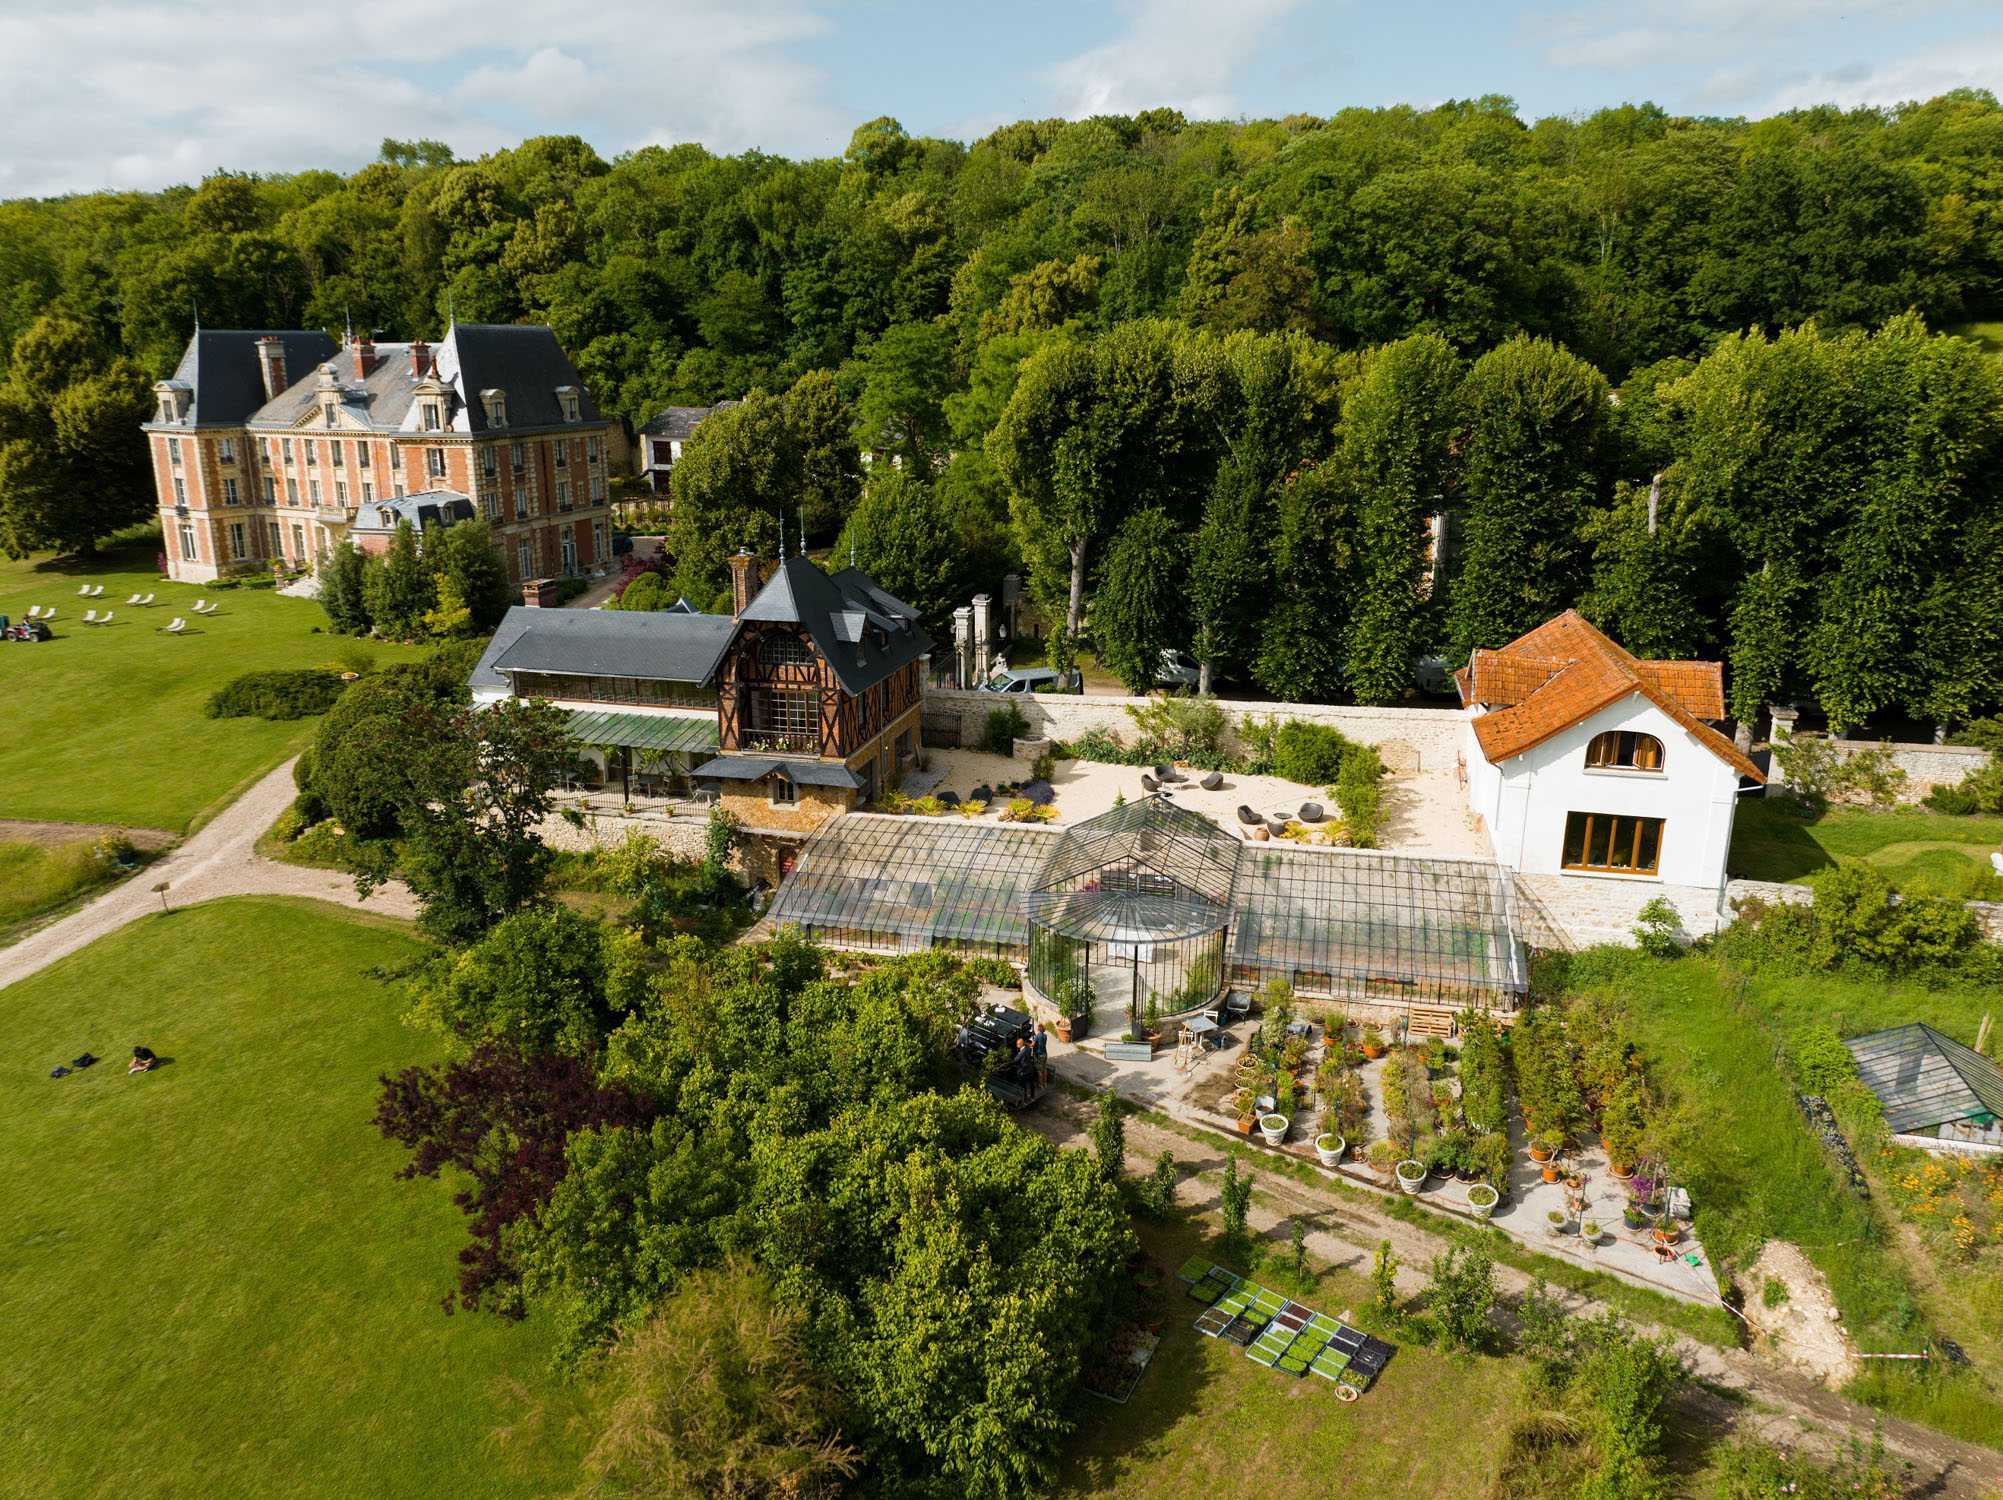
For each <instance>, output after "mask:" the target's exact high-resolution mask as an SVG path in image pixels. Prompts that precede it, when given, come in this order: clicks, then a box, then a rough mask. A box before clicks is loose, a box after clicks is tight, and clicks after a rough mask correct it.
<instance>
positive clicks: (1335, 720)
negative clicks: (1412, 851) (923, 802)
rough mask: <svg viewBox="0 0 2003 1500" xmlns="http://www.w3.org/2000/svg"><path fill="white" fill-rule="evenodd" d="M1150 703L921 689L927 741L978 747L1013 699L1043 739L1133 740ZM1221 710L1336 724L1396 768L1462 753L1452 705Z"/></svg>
mask: <svg viewBox="0 0 2003 1500" xmlns="http://www.w3.org/2000/svg"><path fill="white" fill-rule="evenodd" d="M1149 701H1151V700H1149V699H1146V698H1114V697H1098V696H1095V695H1076V694H1062V693H1024V694H1012V695H1010V696H1008V697H1002V696H999V695H997V694H994V693H975V692H967V691H964V690H962V689H959V688H930V689H928V690H927V691H926V694H925V706H924V739H925V743H926V744H928V745H933V746H959V745H965V746H976V745H979V744H980V742H981V734H982V731H983V730H984V729H985V728H986V726H987V719H988V714H989V713H990V712H992V711H993V710H995V709H997V708H1001V707H1004V706H1005V705H1007V704H1011V703H1012V704H1014V705H1015V706H1016V707H1017V708H1019V709H1021V710H1022V716H1023V717H1024V718H1025V719H1027V720H1028V721H1029V732H1030V733H1031V734H1032V735H1035V736H1038V737H1041V738H1046V739H1053V740H1068V739H1073V738H1075V737H1076V736H1078V735H1080V734H1083V733H1085V732H1086V731H1087V730H1090V729H1102V730H1106V731H1108V732H1110V733H1113V734H1117V735H1119V736H1120V737H1121V738H1122V739H1124V740H1127V741H1129V742H1131V741H1132V739H1133V738H1134V721H1133V719H1132V718H1131V717H1130V716H1129V715H1128V713H1127V710H1128V708H1130V707H1140V706H1144V705H1146V704H1147V703H1148V702H1149ZM1218 707H1219V708H1221V709H1223V710H1224V712H1225V713H1226V714H1227V715H1228V716H1229V717H1230V720H1231V724H1232V727H1233V728H1234V730H1235V728H1236V726H1237V724H1238V721H1239V720H1240V719H1242V718H1243V717H1244V716H1245V715H1247V714H1256V715H1258V716H1260V717H1261V718H1264V717H1267V716H1275V717H1278V718H1281V719H1306V720H1308V721H1309V722H1311V723H1315V724H1329V725H1333V726H1334V727H1335V728H1336V729H1339V730H1341V731H1342V733H1344V734H1345V735H1347V736H1349V738H1351V739H1353V740H1358V741H1361V742H1362V743H1363V744H1366V745H1374V746H1376V747H1377V750H1378V753H1379V754H1381V755H1382V756H1383V757H1384V763H1385V764H1386V765H1387V766H1389V767H1390V768H1391V769H1392V770H1394V771H1444V770H1451V769H1453V766H1454V764H1455V762H1456V760H1457V759H1458V757H1459V754H1460V743H1461V726H1462V724H1463V723H1464V722H1465V718H1464V716H1463V715H1462V714H1461V712H1460V711H1459V710H1458V709H1452V708H1367V707H1363V706H1360V705H1347V704H1334V703H1247V702H1243V701H1234V700H1231V699H1220V700H1219V701H1218ZM1232 738H1234V739H1235V736H1233V737H1232Z"/></svg>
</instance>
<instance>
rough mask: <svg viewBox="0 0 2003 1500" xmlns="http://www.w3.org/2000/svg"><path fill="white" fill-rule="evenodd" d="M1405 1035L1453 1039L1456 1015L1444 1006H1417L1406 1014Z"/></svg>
mask: <svg viewBox="0 0 2003 1500" xmlns="http://www.w3.org/2000/svg"><path fill="white" fill-rule="evenodd" d="M1405 1034H1406V1035H1407V1036H1436V1037H1441V1038H1451V1037H1452V1036H1453V1034H1454V1013H1453V1012H1452V1011H1450V1010H1448V1009H1447V1008H1446V1007H1445V1006H1443V1005H1415V1006H1413V1007H1412V1008H1411V1009H1410V1010H1409V1011H1407V1012H1406V1013H1405Z"/></svg>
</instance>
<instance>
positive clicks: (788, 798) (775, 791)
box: [766, 771, 800, 807]
mask: <svg viewBox="0 0 2003 1500" xmlns="http://www.w3.org/2000/svg"><path fill="white" fill-rule="evenodd" d="M766 786H767V788H768V789H769V790H770V792H771V796H772V805H773V806H774V807H791V806H793V805H794V804H795V803H796V802H798V801H799V800H800V790H799V788H798V787H796V786H795V785H794V784H793V778H792V777H790V776H788V775H787V774H786V773H785V772H784V771H781V772H779V774H778V775H776V776H774V777H773V778H772V779H771V780H770V781H768V782H766Z"/></svg>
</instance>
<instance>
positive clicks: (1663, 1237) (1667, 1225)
mask: <svg viewBox="0 0 2003 1500" xmlns="http://www.w3.org/2000/svg"><path fill="white" fill-rule="evenodd" d="M1682 1238H1683V1226H1682V1225H1680V1224H1678V1223H1677V1222H1676V1221H1675V1220H1674V1219H1664V1220H1663V1221H1662V1222H1661V1223H1660V1224H1658V1225H1656V1226H1655V1243H1656V1244H1658V1245H1673V1244H1675V1243H1676V1242H1677V1241H1678V1240H1680V1239H1682Z"/></svg>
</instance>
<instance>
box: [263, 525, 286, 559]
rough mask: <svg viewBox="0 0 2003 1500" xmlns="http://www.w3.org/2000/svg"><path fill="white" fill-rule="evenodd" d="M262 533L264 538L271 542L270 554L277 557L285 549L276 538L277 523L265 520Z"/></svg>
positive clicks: (277, 532)
mask: <svg viewBox="0 0 2003 1500" xmlns="http://www.w3.org/2000/svg"><path fill="white" fill-rule="evenodd" d="M264 534H265V538H266V540H267V541H269V542H270V544H271V555H272V556H273V557H277V556H278V555H279V554H280V553H282V552H283V551H284V550H285V549H284V546H283V544H282V543H281V542H280V541H279V539H278V538H279V531H278V523H277V522H276V521H266V522H265V523H264Z"/></svg>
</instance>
